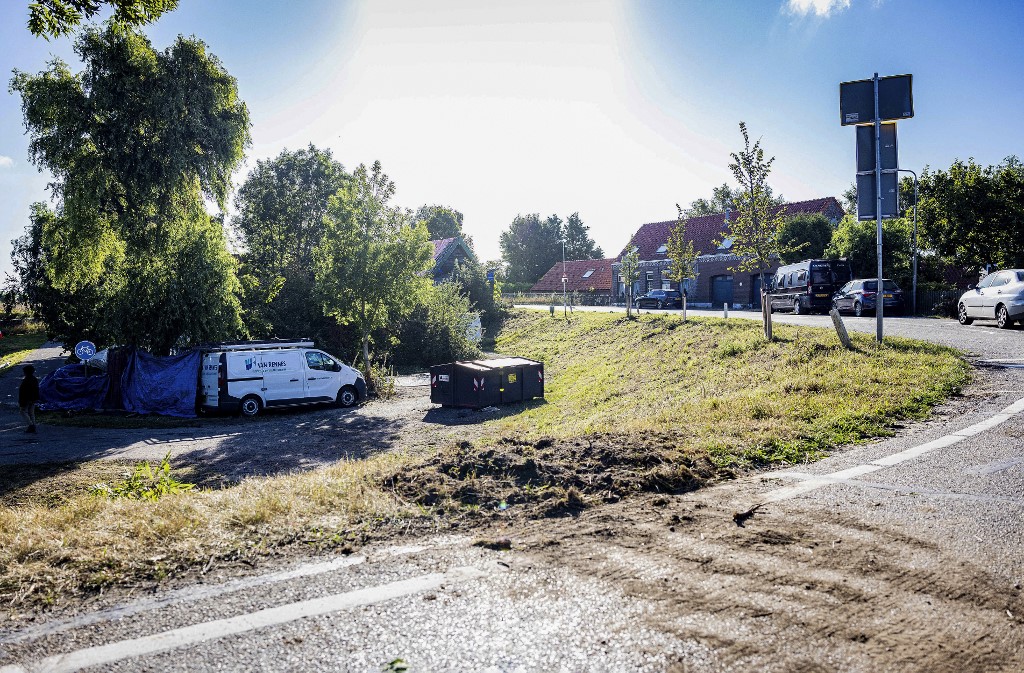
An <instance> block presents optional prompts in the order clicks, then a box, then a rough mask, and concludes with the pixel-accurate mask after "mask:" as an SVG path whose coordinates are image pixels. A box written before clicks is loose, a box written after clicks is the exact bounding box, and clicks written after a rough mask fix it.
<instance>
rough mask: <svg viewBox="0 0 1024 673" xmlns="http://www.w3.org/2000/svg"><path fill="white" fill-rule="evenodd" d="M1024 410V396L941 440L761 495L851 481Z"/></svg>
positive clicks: (771, 497)
mask: <svg viewBox="0 0 1024 673" xmlns="http://www.w3.org/2000/svg"><path fill="white" fill-rule="evenodd" d="M1022 411H1024V398H1022V399H1019V400H1017V401H1016V402H1014V403H1013V404H1011V405H1010V406H1008V407H1006V408H1005V409H1003V410H1002V411H1000V412H998V413H996V414H994V415H992V416H990V417H989V418H986V419H985V420H983V421H979V422H977V423H975V424H974V425H970V426H968V427H966V428H964V429H962V430H957V431H956V432H952V433H950V434H948V435H945V436H943V437H939V438H938V439H933V440H932V441H930V442H926V443H924V444H919V445H917V446H913V447H911V448H909V449H906V450H904V451H900V452H899V453H894V454H892V455H889V456H885V457H883V458H877V459H875V460H873V461H871V462H870V463H867V464H865V465H857V466H856V467H850V468H847V469H845V470H840V471H838V472H832V473H829V474H820V475H812V476H810V477H809V478H807V479H806V481H801V482H800V483H798V484H793V485H792V486H784V487H783V488H778V489H775V490H774V491H769V492H768V493H766V494H765V495H764V496H762V500H761V501H762V502H763V503H769V502H778V501H780V500H788V499H790V498H795V497H796V496H799V495H803V494H805V493H809V492H811V491H814V490H817V489H819V488H821V487H823V486H828V485H829V484H835V483H837V482H840V483H841V482H844V481H849V480H850V479H855V478H856V477H860V476H863V475H865V474H870V473H872V472H877V471H878V470H881V469H884V468H886V467H892V466H893V465H898V464H900V463H902V462H905V461H908V460H911V459H913V458H918V457H920V456H923V455H924V454H926V453H929V452H930V451H935V450H936V449H942V448H945V447H947V446H952V445H954V444H956V443H957V442H961V441H963V440H965V439H968V438H969V437H973V436H974V435H977V434H980V433H982V432H986V431H988V430H991V429H992V428H995V427H998V426H1000V425H1002V424H1003V423H1005V422H1006V421H1008V420H1010V419H1011V418H1013V417H1014V416H1015V415H1017V414H1019V413H1021V412H1022ZM772 476H775V477H793V478H796V479H803V478H805V477H807V475H804V474H801V473H799V472H778V473H776V474H774V475H772Z"/></svg>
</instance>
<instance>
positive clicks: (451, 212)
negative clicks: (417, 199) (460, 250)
mask: <svg viewBox="0 0 1024 673" xmlns="http://www.w3.org/2000/svg"><path fill="white" fill-rule="evenodd" d="M413 219H414V220H416V221H417V222H419V221H423V222H424V223H425V224H426V225H427V232H428V233H429V234H430V240H432V241H438V240H441V239H443V238H455V237H456V236H462V213H460V212H459V211H457V210H455V209H454V208H449V207H448V206H420V208H419V210H417V211H416V214H415V215H414V216H413Z"/></svg>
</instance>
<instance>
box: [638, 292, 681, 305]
mask: <svg viewBox="0 0 1024 673" xmlns="http://www.w3.org/2000/svg"><path fill="white" fill-rule="evenodd" d="M633 305H634V306H636V307H637V308H682V307H683V295H682V294H681V293H680V292H679V290H651V291H650V292H648V293H647V294H642V295H640V296H639V297H637V298H636V299H634V300H633Z"/></svg>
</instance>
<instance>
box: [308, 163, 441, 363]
mask: <svg viewBox="0 0 1024 673" xmlns="http://www.w3.org/2000/svg"><path fill="white" fill-rule="evenodd" d="M352 177H353V179H352V180H351V181H349V183H348V184H346V185H345V187H343V188H342V189H341V190H340V191H339V192H338V194H337V195H336V196H335V197H333V198H332V199H331V202H330V208H329V211H328V214H327V219H326V224H327V230H326V232H325V235H324V238H323V240H322V241H321V242H320V245H319V246H318V247H317V249H316V251H315V253H314V260H315V263H314V270H315V278H316V283H317V289H318V292H319V295H320V299H321V301H322V302H323V306H324V310H325V311H326V313H327V314H328V315H330V316H332V317H335V318H337V319H338V321H339V322H342V323H347V324H352V325H354V326H355V327H356V328H357V329H358V331H359V336H360V341H361V345H362V349H361V350H362V358H363V364H364V366H365V367H366V369H367V370H369V369H370V364H371V363H370V337H371V335H372V334H373V333H374V332H375V331H386V330H387V328H388V326H389V325H391V324H393V323H397V322H398V321H399V320H400V319H401V318H403V317H404V316H406V315H408V313H409V311H410V310H411V309H412V307H413V306H415V305H416V298H417V297H418V296H420V295H421V294H422V293H423V292H424V291H426V288H428V287H429V286H430V280H429V279H428V278H427V275H426V272H427V271H428V270H429V269H430V268H431V266H432V264H433V248H432V246H431V245H430V239H429V237H428V236H429V235H428V233H427V227H426V225H424V224H423V223H422V222H413V221H411V218H410V217H409V216H408V215H407V214H406V213H405V212H404V211H403V210H402V209H400V208H397V207H395V206H392V205H390V204H389V202H390V200H391V198H392V196H394V193H395V184H394V182H392V181H391V180H390V179H389V178H388V176H387V175H386V174H385V173H384V172H383V169H382V168H381V165H380V162H379V161H378V162H375V163H374V164H373V166H372V167H371V168H370V169H369V170H368V169H367V168H366V166H363V165H360V166H359V167H358V168H357V169H356V170H355V173H354V174H353V176H352Z"/></svg>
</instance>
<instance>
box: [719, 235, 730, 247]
mask: <svg viewBox="0 0 1024 673" xmlns="http://www.w3.org/2000/svg"><path fill="white" fill-rule="evenodd" d="M732 243H733V241H732V238H730V237H728V236H726V237H725V240H723V241H722V244H721V245H719V246H718V249H719V250H728V249H729V248H731V247H732Z"/></svg>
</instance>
